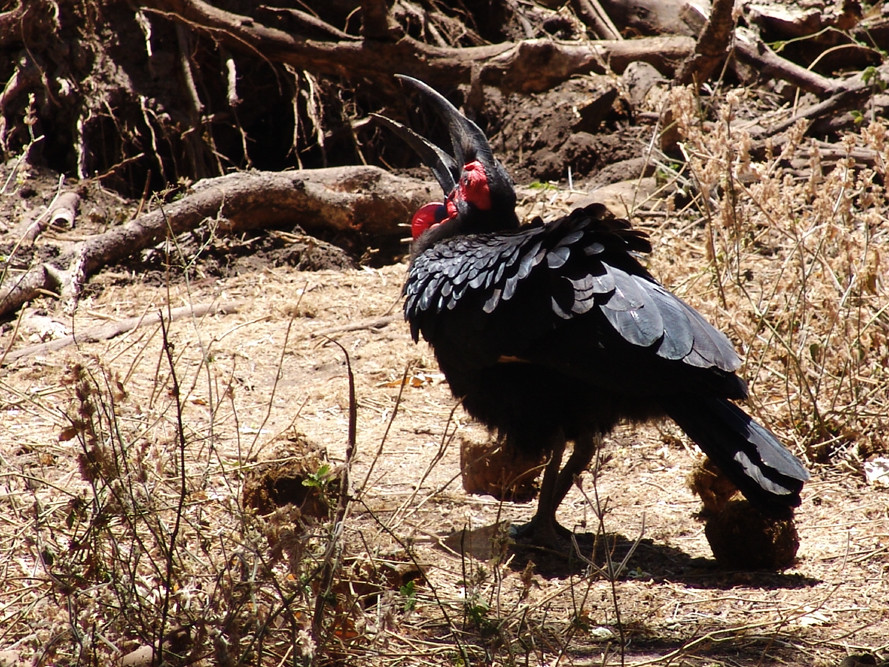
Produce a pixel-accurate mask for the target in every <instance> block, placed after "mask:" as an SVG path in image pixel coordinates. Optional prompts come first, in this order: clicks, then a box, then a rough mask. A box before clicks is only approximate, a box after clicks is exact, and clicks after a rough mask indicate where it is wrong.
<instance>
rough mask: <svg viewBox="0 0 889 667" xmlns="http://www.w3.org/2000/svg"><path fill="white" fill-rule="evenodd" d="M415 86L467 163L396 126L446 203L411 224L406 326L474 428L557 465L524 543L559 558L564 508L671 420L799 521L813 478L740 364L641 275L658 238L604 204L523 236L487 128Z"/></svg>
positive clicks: (750, 492)
mask: <svg viewBox="0 0 889 667" xmlns="http://www.w3.org/2000/svg"><path fill="white" fill-rule="evenodd" d="M400 78H401V79H402V81H404V82H405V83H407V84H408V85H410V86H411V87H412V88H414V89H416V90H417V91H419V92H421V93H422V94H423V95H424V96H425V98H426V100H428V102H429V103H430V104H431V106H432V107H433V108H434V109H435V111H436V113H437V114H438V115H439V116H440V117H441V118H442V119H443V120H444V121H445V123H446V124H447V127H448V130H449V134H450V137H451V143H452V149H453V153H454V155H453V156H452V155H450V154H449V153H447V152H446V151H444V150H442V149H441V148H439V147H438V146H435V145H434V144H432V143H431V142H429V141H427V140H426V139H425V138H423V137H421V136H420V135H418V134H416V133H415V132H413V131H412V130H410V129H408V128H406V127H404V126H403V125H401V124H399V123H396V122H394V121H391V120H388V119H381V120H382V121H383V122H384V123H385V124H386V125H388V126H389V127H390V128H391V129H392V130H393V131H394V132H395V133H396V134H397V135H398V136H400V137H401V138H402V139H403V140H405V141H406V142H407V143H409V144H410V145H411V146H412V147H413V149H414V150H416V151H417V152H418V153H419V155H420V157H421V158H422V159H423V161H424V162H425V163H426V164H427V165H428V166H429V167H430V168H431V169H432V171H433V173H434V175H435V177H436V179H437V180H438V182H439V183H440V184H441V186H442V189H443V190H444V194H445V200H444V201H443V202H436V203H432V204H428V205H426V206H424V207H423V208H421V209H420V210H419V211H418V212H417V213H416V214H415V215H414V217H413V220H412V223H411V228H412V235H413V239H414V241H413V246H412V251H411V257H412V259H411V264H410V270H409V273H408V278H407V282H406V285H405V288H404V292H405V297H406V300H405V305H404V312H405V317H406V319H407V320H408V322H409V323H410V327H411V332H412V334H413V337H414V339H415V340H418V339H419V336H420V334H422V335H423V338H425V339H426V340H427V341H428V342H429V343H430V344H431V345H432V348H433V349H434V351H435V356H436V358H437V360H438V363H439V365H440V367H441V370H442V372H443V373H444V375H445V377H446V378H447V381H448V383H449V385H450V387H451V390H452V391H453V393H454V395H455V396H456V397H458V398H459V399H461V400H462V402H463V406H464V408H465V409H466V410H467V411H468V412H469V414H470V415H472V416H473V417H474V418H476V419H478V420H479V421H481V422H482V423H484V424H485V425H486V426H488V427H489V428H491V429H493V430H495V431H497V432H498V433H499V434H500V435H501V437H503V438H505V440H506V442H507V445H508V446H509V447H512V448H513V451H524V452H530V453H538V452H542V453H545V454H546V455H548V457H549V462H548V463H547V465H546V468H545V470H544V474H543V480H542V482H541V487H540V498H539V501H538V506H537V512H536V514H535V515H534V517H533V519H532V520H531V521H530V523H528V524H526V525H525V526H522V527H521V528H520V529H519V530H518V532H519V533H520V534H522V535H523V536H524V537H526V538H527V539H529V540H530V541H532V542H534V543H537V544H544V545H546V544H550V545H551V544H553V543H554V542H556V540H557V538H558V537H559V536H560V535H561V536H565V535H566V534H567V532H568V531H567V530H566V529H564V528H563V527H561V526H560V525H559V524H558V523H557V522H556V508H557V507H558V505H559V503H560V502H561V501H562V499H563V498H564V496H565V494H566V493H567V492H568V490H569V489H570V487H571V484H572V482H573V480H574V477H575V475H578V474H580V473H581V472H583V470H584V469H585V468H586V467H587V465H589V463H590V461H591V459H592V457H593V455H594V453H595V450H596V447H597V446H598V445H599V443H600V441H601V438H602V436H603V434H606V433H608V432H609V431H610V430H611V429H612V428H613V427H614V426H615V425H616V424H617V423H618V422H619V421H621V420H633V421H646V420H650V419H656V418H661V417H664V416H668V417H670V418H671V419H673V420H674V421H675V422H676V423H677V424H678V425H679V426H680V427H681V428H682V429H683V430H684V431H685V432H686V433H687V434H688V435H689V437H691V439H692V440H694V441H695V442H696V443H697V444H698V445H699V446H700V448H701V449H702V450H703V451H704V452H705V453H706V454H707V455H708V456H709V457H710V458H711V459H712V460H713V461H714V462H715V463H716V465H717V466H718V467H719V468H720V469H721V470H722V471H723V473H724V474H725V475H726V476H727V477H728V478H729V479H730V480H731V481H732V482H733V483H734V484H735V485H736V486H737V487H738V488H739V489H740V490H741V492H742V493H743V494H744V495H745V496H746V497H747V498H748V499H749V500H750V501H751V502H752V503H753V504H754V505H756V506H757V507H758V508H760V509H761V510H764V511H766V512H769V513H772V514H779V515H781V514H783V515H789V514H790V512H791V511H792V508H793V507H795V506H797V505H799V503H800V495H799V494H800V490H801V489H802V486H803V483H804V482H805V481H806V480H807V479H808V477H809V476H808V473H807V472H806V470H805V468H804V467H803V465H802V464H801V463H800V461H799V460H797V459H796V458H795V457H794V456H793V455H791V454H790V453H789V452H788V451H787V450H786V449H785V448H784V447H783V446H782V445H781V444H780V443H779V442H778V441H777V439H776V438H775V436H774V435H772V434H771V433H770V432H769V431H767V430H766V429H765V428H763V427H762V426H760V425H759V424H757V423H756V422H755V421H753V420H752V419H751V418H750V417H749V416H748V415H747V414H745V413H744V412H743V411H742V410H741V409H740V408H738V407H737V406H736V405H735V404H734V403H732V400H737V399H744V398H746V396H747V387H746V384H745V383H744V381H743V380H742V379H741V378H739V377H738V376H737V375H736V374H735V371H736V370H737V369H738V367H739V366H740V359H739V358H738V356H737V354H735V351H734V349H733V348H732V345H731V343H730V342H729V340H728V338H726V336H724V335H723V334H722V333H720V332H719V331H717V330H716V329H714V328H713V327H712V326H710V324H708V323H707V322H706V321H705V320H704V318H703V317H702V316H701V315H700V314H698V313H697V312H696V311H695V310H694V309H692V308H691V307H690V306H688V305H687V304H686V303H684V302H683V301H682V300H681V299H679V298H678V297H676V296H674V295H673V294H671V293H670V292H668V291H667V290H666V289H664V288H663V287H662V286H661V285H660V284H658V283H657V281H655V279H654V278H653V277H652V276H651V274H650V273H649V272H648V271H647V270H646V269H645V268H644V267H643V266H642V265H641V264H640V263H639V261H638V260H637V259H636V255H637V254H638V253H647V252H650V250H651V246H650V244H649V242H648V239H647V237H646V235H645V234H644V233H643V232H640V231H636V230H633V229H632V228H631V227H630V225H629V223H628V222H626V221H625V220H619V219H616V218H615V217H614V216H612V215H611V214H610V213H609V212H608V211H607V210H606V209H605V208H604V207H602V206H599V205H593V206H587V207H585V208H579V209H576V210H574V211H572V212H571V213H569V214H568V215H566V216H565V217H562V218H560V219H558V220H555V221H551V222H546V223H544V222H542V221H540V220H536V221H534V222H532V223H531V224H528V225H525V226H522V225H520V224H519V220H518V218H517V216H516V213H515V204H516V195H515V191H514V189H513V185H512V180H511V179H510V177H509V175H508V174H507V173H506V170H505V169H504V168H503V165H502V164H500V162H499V161H498V160H496V159H495V158H494V155H493V153H492V151H491V147H490V146H489V145H488V141H487V139H486V137H485V135H484V133H483V132H482V131H481V129H480V128H479V127H478V126H477V125H475V123H473V122H472V121H470V120H469V119H467V118H466V117H465V116H463V115H462V114H461V113H460V112H459V111H458V110H457V109H456V108H454V106H453V105H452V104H451V103H450V102H448V101H447V100H446V99H445V98H444V97H443V96H441V95H440V94H439V93H437V92H436V91H435V90H433V89H432V88H430V87H429V86H427V85H426V84H424V83H422V82H420V81H417V80H416V79H412V78H410V77H400ZM568 441H571V442H572V443H573V445H574V447H573V451H572V453H571V455H570V457H569V458H568V461H567V462H566V463H565V465H564V467H561V462H562V455H563V452H564V450H565V447H566V443H567V442H568Z"/></svg>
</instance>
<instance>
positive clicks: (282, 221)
mask: <svg viewBox="0 0 889 667" xmlns="http://www.w3.org/2000/svg"><path fill="white" fill-rule="evenodd" d="M434 192H435V191H434V190H433V188H432V186H431V185H430V184H427V183H422V182H420V181H415V180H411V179H407V178H402V177H399V176H395V175H393V174H390V173H389V172H387V171H384V170H382V169H379V168H377V167H333V168H330V169H315V170H306V171H293V172H283V173H275V172H244V173H234V174H229V175H226V176H221V177H218V178H210V179H205V180H203V181H199V182H198V183H196V184H195V185H194V187H193V188H192V192H191V194H189V195H188V196H186V197H183V198H182V199H180V200H178V201H175V202H172V203H169V204H163V205H161V206H160V207H158V208H157V209H156V210H154V211H151V212H149V213H146V214H145V215H142V216H140V217H138V218H136V219H135V220H133V221H131V222H129V223H127V224H125V225H123V226H121V227H116V228H114V229H112V230H110V231H108V232H105V233H104V234H99V235H97V236H94V237H92V238H90V239H88V240H86V241H84V242H82V243H80V244H78V246H77V247H76V248H75V249H74V250H73V251H72V252H70V253H67V254H66V255H64V256H62V257H60V258H58V259H57V260H55V261H54V262H52V263H46V264H43V265H41V266H38V267H35V268H32V269H31V270H29V271H28V272H26V273H24V274H22V275H20V276H17V277H7V284H9V285H10V286H9V287H6V286H2V287H0V317H4V316H6V315H8V314H9V313H12V312H14V311H15V310H17V309H18V308H19V307H21V306H22V305H23V304H25V303H27V302H29V301H31V300H32V299H34V298H35V297H37V296H38V295H40V294H43V293H46V292H56V291H57V290H58V288H59V287H61V289H62V292H61V294H62V296H63V297H64V298H66V299H76V298H77V296H78V295H79V293H80V291H81V289H82V287H83V285H84V283H85V282H86V280H87V279H88V278H89V277H90V276H91V275H93V273H95V272H96V271H97V270H98V269H99V268H101V267H103V266H106V265H108V264H112V263H114V262H118V261H120V260H122V259H124V258H126V257H128V256H130V255H133V254H134V253H137V252H139V251H141V250H142V249H144V248H147V247H150V246H152V245H154V244H156V243H158V242H160V241H163V240H164V239H165V238H167V237H168V236H175V235H177V234H180V233H182V232H184V231H188V230H191V229H194V228H196V227H197V226H199V225H201V224H202V223H204V222H205V221H208V220H210V221H215V229H216V230H217V231H218V232H228V233H231V232H237V231H245V230H250V229H261V228H265V227H273V226H276V225H286V224H289V225H291V226H292V225H295V224H299V225H300V226H302V227H303V228H304V229H305V230H306V231H308V232H312V231H318V230H327V231H332V230H333V231H340V232H346V233H351V234H357V233H361V234H365V235H369V236H371V237H373V238H376V239H380V240H385V239H387V238H388V239H392V238H397V237H398V236H400V230H399V228H398V226H397V225H398V223H399V222H401V221H404V220H408V219H409V218H410V215H411V213H412V212H413V211H415V210H416V209H417V208H418V207H419V206H421V205H422V204H424V203H425V202H427V201H429V200H430V199H431V198H433V193H434Z"/></svg>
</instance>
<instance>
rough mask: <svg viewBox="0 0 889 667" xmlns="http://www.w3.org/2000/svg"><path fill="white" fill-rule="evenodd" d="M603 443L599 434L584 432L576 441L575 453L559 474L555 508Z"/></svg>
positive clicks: (554, 491) (556, 484)
mask: <svg viewBox="0 0 889 667" xmlns="http://www.w3.org/2000/svg"><path fill="white" fill-rule="evenodd" d="M601 442H602V437H601V436H600V435H599V434H598V433H589V432H584V433H581V434H580V435H579V436H577V437H576V438H575V439H574V451H573V452H571V456H570V457H568V462H567V463H566V464H565V467H564V468H562V471H561V472H560V473H559V478H558V479H557V480H556V483H555V489H554V490H553V499H554V502H555V507H558V506H559V504H560V503H561V502H562V500H564V498H565V496H566V495H567V494H568V491H569V490H570V489H571V485H572V484H574V478H575V477H576V476H577V475H579V474H580V473H582V472H583V471H584V470H586V467H587V466H588V465H589V464H590V461H592V460H593V456H594V455H595V453H596V450H597V449H598V448H599V445H600V444H601ZM553 513H554V514H553V516H555V508H553Z"/></svg>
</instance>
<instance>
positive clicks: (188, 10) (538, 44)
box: [142, 0, 694, 94]
mask: <svg viewBox="0 0 889 667" xmlns="http://www.w3.org/2000/svg"><path fill="white" fill-rule="evenodd" d="M142 6H143V7H145V9H146V10H147V11H151V12H154V13H156V14H160V15H162V16H166V17H167V18H169V19H171V20H174V21H177V22H180V23H185V24H186V25H188V26H189V27H190V28H191V29H194V30H199V31H203V32H206V33H208V34H210V35H211V36H212V37H213V38H214V39H216V40H218V41H219V42H220V43H222V44H224V45H225V46H227V47H229V48H231V49H233V50H239V51H245V50H246V51H249V52H251V53H254V54H261V55H262V57H264V58H267V59H269V60H271V61H274V62H281V63H286V64H289V65H292V66H293V67H296V68H298V69H305V70H309V71H312V72H314V73H316V74H326V75H332V76H348V77H349V78H350V79H353V80H357V79H360V78H364V79H367V80H369V81H372V82H374V83H377V84H379V85H380V86H381V90H391V91H392V93H393V94H396V93H397V88H396V87H395V84H394V83H393V79H392V74H393V73H396V72H398V73H402V74H409V75H411V76H415V77H418V78H421V79H423V80H424V81H426V82H427V83H429V84H430V85H432V86H438V87H445V86H450V87H453V86H454V85H455V84H458V83H469V82H470V81H471V80H472V74H473V68H476V70H477V71H478V72H479V77H480V79H481V81H482V82H483V83H485V84H487V85H491V86H496V87H498V88H500V89H501V90H503V91H504V92H539V91H542V90H545V89H547V88H550V87H551V86H552V85H555V84H556V83H560V82H562V81H564V80H565V79H567V78H568V77H570V76H573V75H574V74H579V73H586V72H590V71H595V72H600V73H601V72H603V71H604V67H603V63H608V64H609V65H610V67H611V68H612V69H613V70H614V71H616V72H618V73H619V72H621V71H623V68H624V67H626V65H627V64H628V63H630V62H633V61H634V60H644V61H646V62H649V63H651V64H652V65H654V66H655V67H657V68H658V70H660V71H661V72H664V73H672V72H673V70H674V68H675V62H677V61H679V60H681V59H683V58H685V57H687V56H688V55H689V53H691V50H692V48H693V45H694V43H693V41H692V40H691V39H689V38H688V37H679V36H668V37H654V38H646V39H638V40H618V41H602V42H596V43H594V44H593V45H586V44H574V43H561V42H555V41H552V40H549V39H537V40H525V41H522V42H516V43H512V42H505V43H502V44H493V45H486V46H473V47H463V48H451V47H439V46H430V45H428V44H424V43H422V42H419V41H417V40H415V39H412V38H411V37H409V36H406V35H405V36H403V37H401V38H400V39H398V40H397V41H383V40H368V39H365V40H362V41H359V42H356V41H351V40H350V41H335V42H327V41H318V40H311V39H299V38H296V37H294V36H292V35H290V34H288V33H286V32H284V31H282V30H278V29H276V28H270V27H268V26H264V25H262V24H259V23H257V22H256V21H255V20H253V19H251V18H249V17H245V16H242V15H239V14H234V13H231V12H226V11H224V10H221V9H218V8H216V7H213V6H211V5H209V4H207V3H205V2H202V1H201V0H143V3H142Z"/></svg>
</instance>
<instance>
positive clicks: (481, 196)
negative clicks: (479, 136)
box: [411, 160, 491, 239]
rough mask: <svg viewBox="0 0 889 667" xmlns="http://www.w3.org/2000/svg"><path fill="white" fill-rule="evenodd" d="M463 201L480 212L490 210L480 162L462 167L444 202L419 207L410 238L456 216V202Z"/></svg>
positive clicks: (485, 177) (469, 163)
mask: <svg viewBox="0 0 889 667" xmlns="http://www.w3.org/2000/svg"><path fill="white" fill-rule="evenodd" d="M458 201H465V202H467V203H469V204H473V205H474V206H475V207H476V208H478V209H481V210H482V211H487V210H489V209H490V208H491V191H490V189H489V188H488V177H487V174H485V168H484V166H483V165H482V163H481V162H479V161H478V160H475V161H473V162H467V163H466V164H465V165H463V175H462V176H461V177H460V182H459V183H458V184H457V187H456V188H454V190H453V192H451V194H450V195H448V199H447V201H446V202H444V203H442V202H431V203H429V204H426V205H425V206H423V207H421V208H420V209H419V210H418V211H417V212H416V213H414V217H413V218H411V237H412V238H414V239H418V238H420V236H422V235H423V232H425V231H426V230H427V229H432V228H433V227H435V226H437V225H440V224H441V223H443V222H446V221H448V220H450V219H452V218H455V217H456V216H457V202H458Z"/></svg>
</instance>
